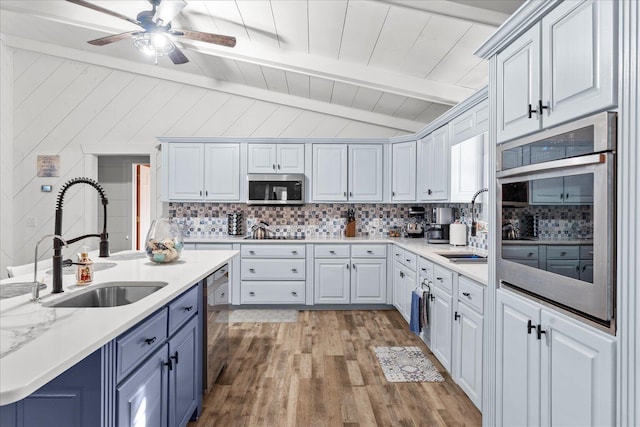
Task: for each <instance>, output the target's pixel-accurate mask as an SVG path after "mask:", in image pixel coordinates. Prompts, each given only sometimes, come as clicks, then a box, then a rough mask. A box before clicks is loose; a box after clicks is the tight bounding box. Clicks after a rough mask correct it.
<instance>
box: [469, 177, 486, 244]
mask: <svg viewBox="0 0 640 427" xmlns="http://www.w3.org/2000/svg"><path fill="white" fill-rule="evenodd" d="M485 191H489V189H488V188H483V189H481V190H478V191H476V194H474V195H473V197H472V198H471V235H472V236H475V235H476V229H477V228H478V224H477V223H476V217H475V214H474V212H473V206H474V205H475V204H476V197H478V196H479V195H480V193H484V192H485Z"/></svg>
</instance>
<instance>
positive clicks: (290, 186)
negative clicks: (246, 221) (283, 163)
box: [247, 173, 305, 205]
mask: <svg viewBox="0 0 640 427" xmlns="http://www.w3.org/2000/svg"><path fill="white" fill-rule="evenodd" d="M304 181H305V176H304V174H277V173H267V174H262V173H261V174H248V175H247V204H248V205H302V204H304V200H305V199H304V197H305V192H304V187H305V185H304Z"/></svg>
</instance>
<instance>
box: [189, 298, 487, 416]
mask: <svg viewBox="0 0 640 427" xmlns="http://www.w3.org/2000/svg"><path fill="white" fill-rule="evenodd" d="M229 335H230V341H231V346H232V353H231V358H230V363H229V365H228V367H227V369H226V370H225V371H224V372H223V373H222V375H221V376H220V378H218V381H217V383H216V385H215V386H214V388H213V390H212V391H211V392H210V393H209V394H208V395H206V396H205V398H204V402H203V403H204V411H203V414H202V416H201V417H200V419H199V420H198V421H197V422H192V423H189V427H204V426H207V427H208V426H269V427H280V426H305V427H306V426H330V427H333V426H376V425H378V426H451V425H481V422H482V419H481V414H480V412H479V411H478V410H477V409H476V407H475V406H474V405H473V403H471V401H470V400H469V399H468V398H467V397H466V395H465V394H464V393H463V392H462V390H461V389H460V388H459V387H458V386H457V385H456V384H455V383H454V382H453V381H452V379H451V377H450V376H449V375H448V374H447V373H446V372H445V371H444V369H443V368H442V366H441V365H440V363H439V362H438V361H437V359H436V358H435V357H434V356H433V354H431V352H430V350H429V349H428V348H427V347H426V345H424V343H423V342H422V341H421V340H420V339H419V338H418V337H417V336H416V335H414V334H412V333H410V332H409V330H408V327H407V324H406V322H405V321H404V320H403V319H402V317H401V316H400V314H399V313H398V312H397V311H395V310H392V311H302V312H300V321H299V322H298V323H234V324H232V325H231V327H230V331H229ZM408 345H413V346H419V347H420V348H421V349H422V351H423V352H424V353H425V354H428V355H429V358H430V359H431V361H432V362H433V363H434V364H435V365H436V367H437V369H438V371H440V372H441V373H442V375H443V376H444V377H445V382H444V383H389V382H387V381H386V379H385V377H384V374H383V373H382V370H381V369H380V367H379V365H378V362H377V360H376V357H375V355H374V353H373V350H372V347H374V346H408Z"/></svg>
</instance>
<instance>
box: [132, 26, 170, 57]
mask: <svg viewBox="0 0 640 427" xmlns="http://www.w3.org/2000/svg"><path fill="white" fill-rule="evenodd" d="M133 45H134V46H135V47H136V48H137V49H138V50H139V51H140V52H142V53H144V54H145V55H149V56H153V57H158V56H165V55H168V54H169V52H171V51H172V50H173V49H174V47H175V46H174V45H173V43H172V42H171V40H169V38H168V37H167V36H165V35H164V34H160V33H149V32H144V33H140V34H138V35H136V36H135V37H134V38H133Z"/></svg>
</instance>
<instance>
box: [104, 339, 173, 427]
mask: <svg viewBox="0 0 640 427" xmlns="http://www.w3.org/2000/svg"><path fill="white" fill-rule="evenodd" d="M168 360H169V359H168V358H167V345H164V346H163V347H162V348H160V349H159V350H158V351H157V352H155V353H154V354H153V355H152V356H151V357H150V358H149V359H148V360H147V361H146V362H144V363H143V364H142V365H140V367H139V368H138V369H136V371H135V372H134V373H133V375H131V376H130V377H129V378H127V379H126V380H125V381H123V382H122V383H120V385H119V386H118V387H117V392H116V402H117V403H116V407H117V411H118V413H117V420H118V427H134V426H158V427H167V416H168V408H167V406H168V405H167V402H168V399H167V390H168V376H169V365H168V363H169V362H168Z"/></svg>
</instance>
